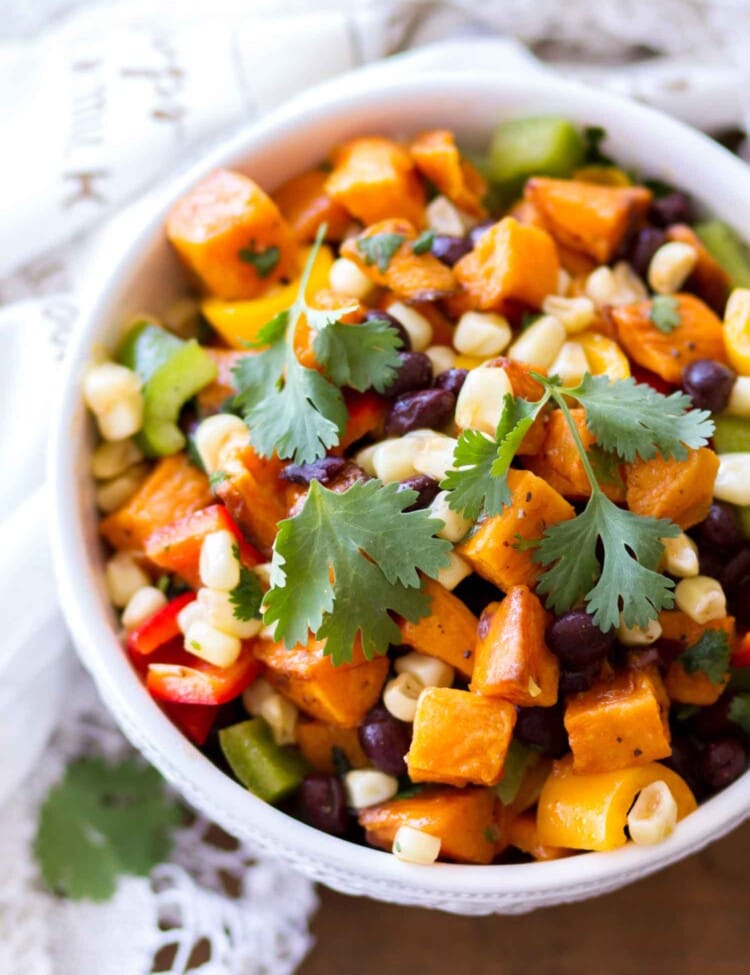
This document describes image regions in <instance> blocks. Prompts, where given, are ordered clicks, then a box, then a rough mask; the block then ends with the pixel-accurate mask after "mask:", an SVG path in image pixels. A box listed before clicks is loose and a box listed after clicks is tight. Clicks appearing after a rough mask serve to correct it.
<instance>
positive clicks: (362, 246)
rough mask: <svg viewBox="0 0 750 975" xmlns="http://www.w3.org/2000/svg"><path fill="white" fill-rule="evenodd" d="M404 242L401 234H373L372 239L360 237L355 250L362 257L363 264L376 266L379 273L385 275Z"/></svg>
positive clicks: (404, 238)
mask: <svg viewBox="0 0 750 975" xmlns="http://www.w3.org/2000/svg"><path fill="white" fill-rule="evenodd" d="M405 240H406V237H404V235H403V234H390V233H382V234H373V235H372V237H360V238H359V239H358V240H357V250H358V251H359V252H360V254H361V255H362V256H363V257H364V259H365V264H376V265H377V268H378V270H379V271H380V273H381V274H385V272H386V271H387V270H388V265H389V264H390V263H391V259H392V257H393V255H394V254H395V253H396V251H397V250H398V249H399V247H400V246H401V245H402V244H403V242H404V241H405Z"/></svg>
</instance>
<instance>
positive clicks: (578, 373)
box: [549, 342, 590, 386]
mask: <svg viewBox="0 0 750 975" xmlns="http://www.w3.org/2000/svg"><path fill="white" fill-rule="evenodd" d="M589 371H590V370H589V362H588V359H587V358H586V352H585V351H584V348H583V346H582V345H581V343H580V342H566V343H565V344H564V345H563V347H562V348H561V349H560V353H559V355H558V356H557V358H556V359H555V361H554V362H553V363H552V365H551V366H550V367H549V374H550V376H559V378H560V382H561V383H562V384H563V386H577V385H578V384H579V383H580V381H581V380H582V379H583V377H584V376H585V374H586V373H587V372H589Z"/></svg>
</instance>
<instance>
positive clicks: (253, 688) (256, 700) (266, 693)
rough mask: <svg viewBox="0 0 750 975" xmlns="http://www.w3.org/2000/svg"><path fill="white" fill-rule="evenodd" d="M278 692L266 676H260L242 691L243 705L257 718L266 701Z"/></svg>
mask: <svg viewBox="0 0 750 975" xmlns="http://www.w3.org/2000/svg"><path fill="white" fill-rule="evenodd" d="M276 693H277V692H276V690H275V689H274V688H273V687H272V686H271V684H269V683H268V681H267V680H266V679H265V677H258V678H257V679H256V680H254V681H253V682H252V684H251V685H250V686H249V687H246V688H245V690H244V691H243V692H242V706H243V707H244V709H245V710H246V711H247V713H248V714H249V715H251V716H252V717H254V718H255V717H257V716H258V715H259V714H260V713H261V708H262V707H263V704H264V702H265V701H267V700H268V699H269V698H270V697H273V696H274V694H276Z"/></svg>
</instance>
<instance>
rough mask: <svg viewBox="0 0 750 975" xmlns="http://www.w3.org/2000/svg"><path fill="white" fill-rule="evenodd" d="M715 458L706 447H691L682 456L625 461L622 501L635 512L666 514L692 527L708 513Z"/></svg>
mask: <svg viewBox="0 0 750 975" xmlns="http://www.w3.org/2000/svg"><path fill="white" fill-rule="evenodd" d="M718 470H719V458H718V457H717V456H716V454H715V453H714V452H713V450H709V449H708V447H701V448H700V449H699V450H691V451H690V452H689V453H688V456H687V459H686V460H675V459H674V458H671V459H670V460H665V459H664V457H662V456H661V455H657V456H656V457H652V458H651V460H636V461H635V462H634V463H633V464H628V465H626V468H625V472H626V473H625V480H626V485H627V490H626V495H625V498H626V501H627V504H628V507H629V508H630V510H631V511H634V512H635V513H636V514H637V515H650V516H651V517H653V518H670V519H671V520H672V521H674V522H675V524H677V525H679V526H680V528H692V526H693V525H697V524H698V522H700V521H703V519H704V518H705V517H706V515H707V514H708V509H709V508H710V507H711V502H712V500H713V494H714V490H713V489H714V481H715V480H716V474H717V471H718Z"/></svg>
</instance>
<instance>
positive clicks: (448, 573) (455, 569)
mask: <svg viewBox="0 0 750 975" xmlns="http://www.w3.org/2000/svg"><path fill="white" fill-rule="evenodd" d="M448 560H449V561H448V565H446V566H443V568H442V569H440V570H439V571H438V574H437V581H438V582H439V583H440V585H441V586H443V588H444V589H455V588H456V586H457V585H458V584H459V583H460V582H463V581H464V579H465V578H466V577H467V576H470V575H471V572H472V569H471V566H470V565H469V563H468V562H467V561H466V559H462V558H461V556H460V555H457V554H456V553H455V552H449V553H448Z"/></svg>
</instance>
